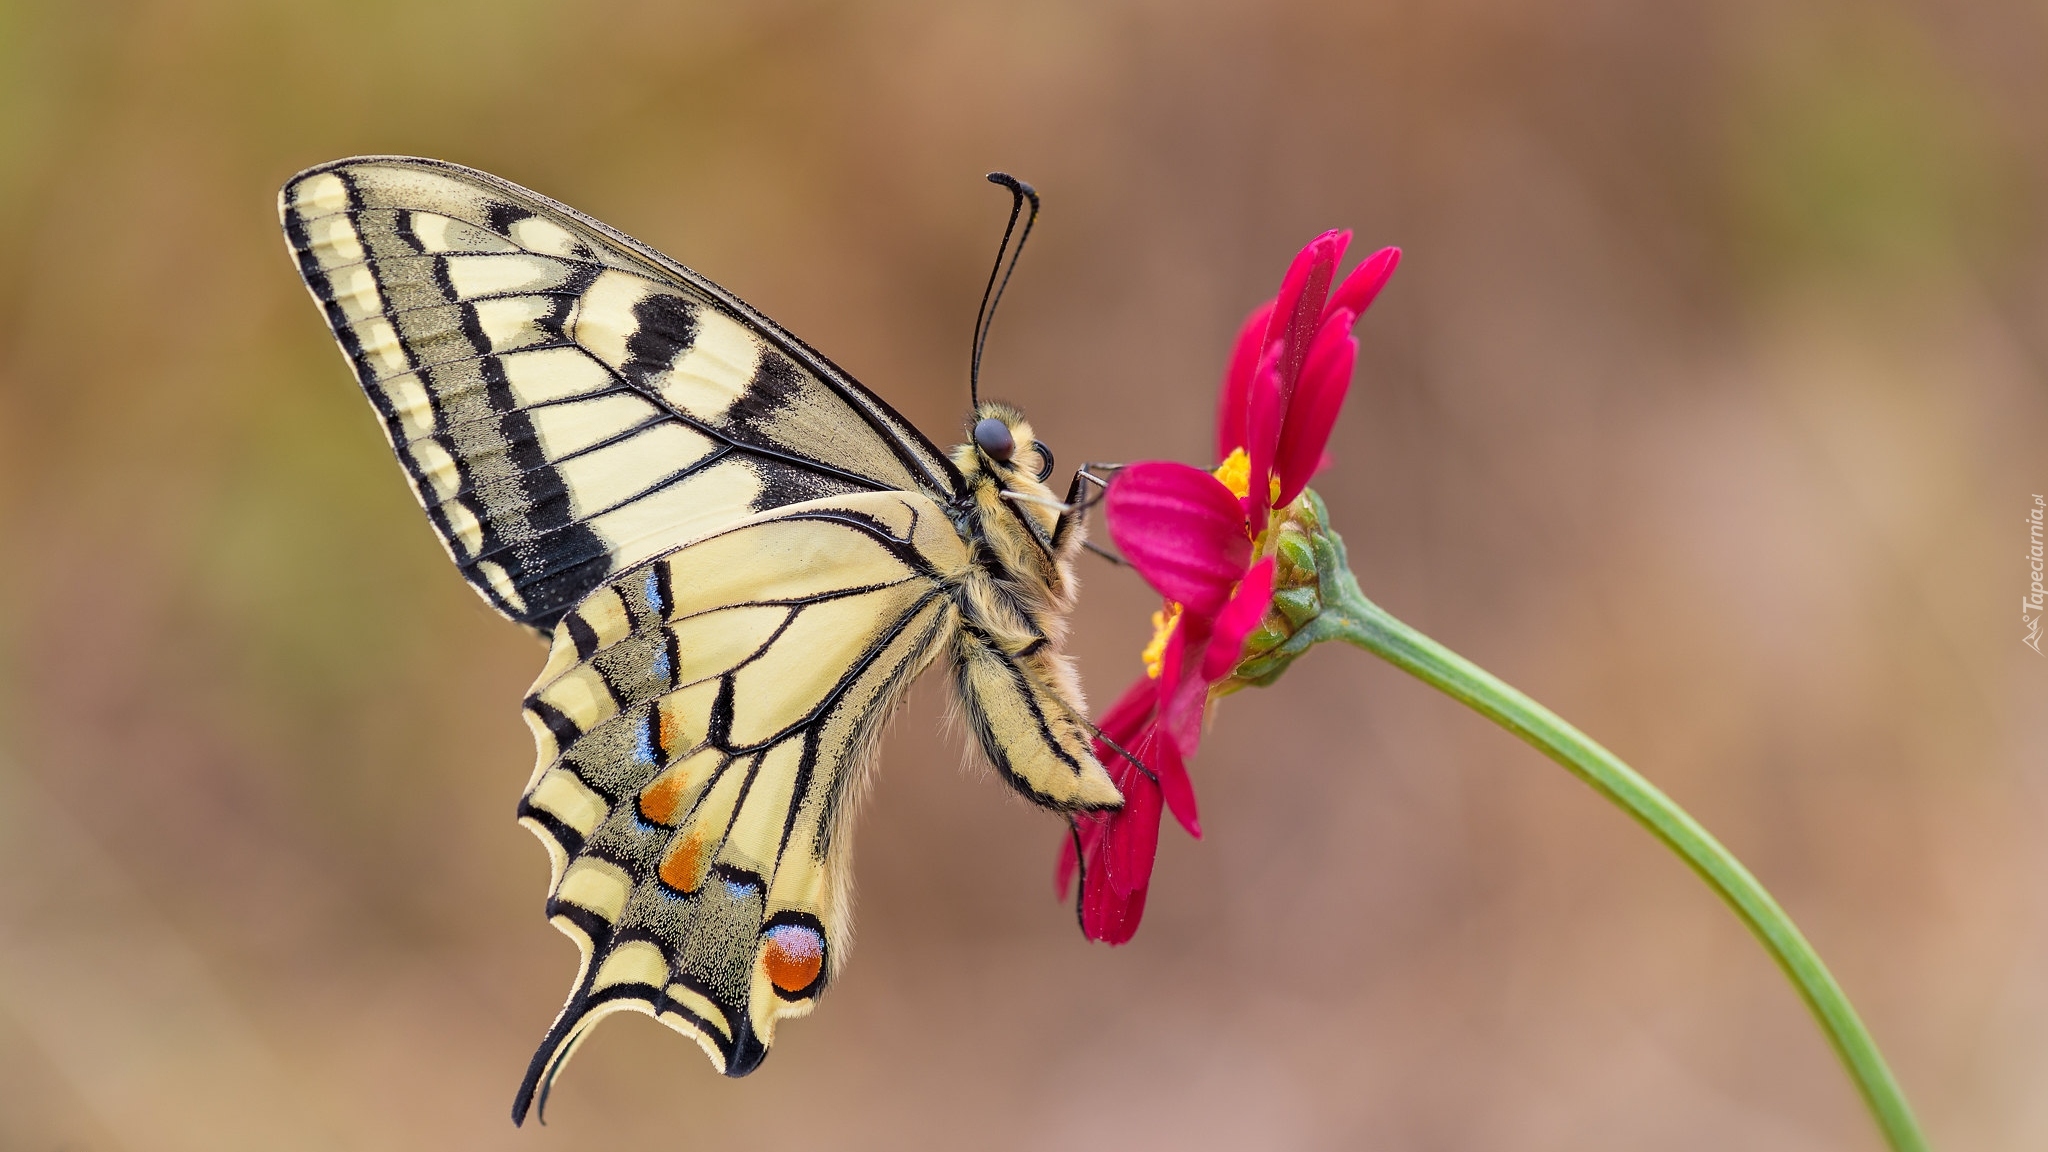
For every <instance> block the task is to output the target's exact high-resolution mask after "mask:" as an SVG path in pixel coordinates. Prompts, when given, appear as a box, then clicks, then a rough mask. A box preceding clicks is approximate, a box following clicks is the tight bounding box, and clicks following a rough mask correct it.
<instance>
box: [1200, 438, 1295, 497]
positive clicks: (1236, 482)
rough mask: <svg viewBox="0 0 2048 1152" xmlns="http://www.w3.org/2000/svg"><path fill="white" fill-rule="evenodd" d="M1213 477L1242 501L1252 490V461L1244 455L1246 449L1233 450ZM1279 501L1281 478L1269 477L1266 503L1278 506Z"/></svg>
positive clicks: (1219, 465)
mask: <svg viewBox="0 0 2048 1152" xmlns="http://www.w3.org/2000/svg"><path fill="white" fill-rule="evenodd" d="M1213 475H1214V476H1215V477H1216V478H1217V479H1218V480H1221V481H1223V486H1224V487H1225V488H1228V489H1230V494H1231V495H1232V496H1235V497H1237V498H1238V499H1239V500H1242V499H1244V498H1245V495H1246V494H1247V493H1249V492H1250V491H1251V490H1252V459H1251V457H1249V456H1247V455H1245V454H1244V449H1242V448H1232V449H1231V450H1230V455H1228V456H1225V457H1224V458H1223V463H1221V464H1218V465H1217V466H1216V471H1215V472H1214V473H1213ZM1279 500H1280V478H1279V477H1278V476H1268V477H1267V478H1266V503H1267V504H1269V505H1270V504H1277V503H1278V502H1279Z"/></svg>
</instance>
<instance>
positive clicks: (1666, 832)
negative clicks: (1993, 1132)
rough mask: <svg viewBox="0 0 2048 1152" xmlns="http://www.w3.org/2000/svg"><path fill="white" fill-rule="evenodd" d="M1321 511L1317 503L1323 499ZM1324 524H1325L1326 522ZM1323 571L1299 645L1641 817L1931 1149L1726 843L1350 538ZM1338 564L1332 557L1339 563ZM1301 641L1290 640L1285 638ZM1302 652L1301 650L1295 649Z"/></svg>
mask: <svg viewBox="0 0 2048 1152" xmlns="http://www.w3.org/2000/svg"><path fill="white" fill-rule="evenodd" d="M1316 511H1317V512H1321V507H1320V504H1319V503H1318V505H1317V507H1316ZM1324 523H1325V524H1327V523H1328V521H1327V520H1324ZM1316 550H1317V551H1318V552H1319V553H1327V554H1326V555H1321V556H1318V557H1317V559H1318V561H1319V562H1318V563H1317V565H1316V567H1317V568H1318V569H1319V570H1320V575H1321V577H1322V579H1321V580H1320V584H1321V589H1320V591H1321V600H1322V611H1321V612H1320V613H1319V614H1318V615H1317V617H1316V618H1315V620H1314V621H1313V622H1312V623H1310V624H1309V625H1308V626H1307V627H1306V628H1305V629H1303V632H1304V633H1307V634H1308V635H1297V636H1296V637H1295V640H1296V641H1302V642H1304V643H1302V644H1301V648H1306V647H1307V645H1308V644H1309V643H1314V642H1316V641H1320V640H1324V639H1329V640H1344V641H1346V642H1348V643H1351V644H1355V645H1357V646H1358V647H1360V648H1363V649H1365V650H1366V651H1368V652H1371V653H1373V654H1374V655H1376V656H1379V657H1380V658H1381V659H1384V660H1386V661H1387V662H1388V663H1390V664H1393V665H1394V666H1395V667H1397V668H1400V669H1401V670H1403V671H1405V672H1407V673H1409V674H1410V675H1412V676H1414V677H1416V678H1417V679H1419V680H1421V681H1423V682H1424V683H1426V684H1428V685H1430V686H1431V687H1433V688H1436V689H1437V690H1438V691H1440V692H1443V693H1444V694H1445V695H1448V696H1450V697H1451V698H1453V699H1455V700H1458V701H1459V702H1461V703H1463V704H1464V705H1466V706H1467V707H1469V708H1471V709H1472V710H1473V711H1475V712H1478V713H1479V714H1480V715H1482V716H1485V717H1486V718H1487V719H1489V720H1491V721H1493V722H1494V723H1496V724H1498V725H1500V726H1501V727H1503V728H1505V729H1507V730H1508V731H1510V732H1512V733H1514V734H1515V735H1517V736H1519V737H1521V738H1522V739H1524V740H1526V741H1528V742H1529V743H1530V744H1533V745H1535V746H1536V749H1537V750H1538V751H1540V752H1542V753H1543V754H1544V755H1545V756H1548V757H1550V758H1551V759H1552V760H1555V761H1557V762H1558V763H1559V764H1562V765H1563V766H1564V767H1565V769H1566V770H1567V771H1569V772H1571V774H1572V775H1574V776H1577V777H1578V778H1579V779H1581V780H1583V781H1585V782H1586V783H1587V784H1590V785H1592V787H1593V790H1594V791H1596V792H1598V793H1600V794H1601V795H1602V796H1605V797H1606V798H1607V799H1608V800H1610V801H1612V802H1613V803H1614V804H1615V805H1617V806H1619V807H1620V808H1621V809H1622V810H1623V811H1625V812H1627V813H1628V814H1629V815H1631V816H1633V817H1635V818H1636V820H1637V821H1638V822H1640V823H1641V824H1642V825H1643V827H1645V828H1648V829H1649V830H1650V832H1651V834H1652V835H1654V836H1656V837H1657V839H1659V840H1662V841H1663V842H1664V844H1665V846H1666V847H1668V848H1670V849H1671V850H1672V851H1673V852H1676V853H1677V854H1678V855H1679V857H1680V858H1682V859H1683V860H1684V861H1685V862H1686V863H1687V864H1690V865H1692V868H1693V871H1695V872H1697V873H1699V875H1700V878H1701V879H1703V880H1705V881H1706V882H1707V884H1708V886H1709V887H1711V888H1713V890H1714V891H1716V892H1718V893H1720V895H1721V898H1722V899H1723V900H1726V901H1727V902H1728V904H1729V906H1730V907H1732V908H1734V909H1735V914H1736V915H1737V916H1740V917H1741V918H1742V922H1743V923H1745V924H1747V925H1749V929H1750V931H1752V932H1754V933H1756V936H1757V939H1758V940H1760V941H1762V942H1763V946H1764V949H1765V950H1766V951H1768V952H1769V953H1770V954H1771V957H1772V959H1774V960H1776V961H1777V962H1778V966H1779V967H1780V968H1782V969H1784V971H1785V975H1786V976H1787V977H1788V978H1790V979H1791V981H1792V984H1793V986H1794V987H1795V988H1797V989H1798V990H1799V995H1800V996H1801V997H1802V998H1803V999H1804V1000H1805V1001H1806V1006H1807V1007H1808V1008H1810V1009H1812V1010H1813V1014H1814V1017H1815V1018H1816V1019H1817V1020H1818V1021H1819V1022H1820V1026H1821V1030H1822V1031H1823V1032H1826V1033H1827V1036H1828V1040H1829V1041H1830V1042H1832V1043H1833V1044H1834V1046H1835V1052H1836V1054H1837V1055H1839V1056H1840V1057H1841V1058H1842V1063H1843V1065H1844V1066H1845V1067H1846V1068H1847V1069H1848V1072H1849V1078H1850V1079H1851V1080H1854V1081H1855V1082H1856V1087H1857V1089H1858V1090H1859V1091H1861V1092H1862V1093H1863V1100H1864V1103H1865V1104H1867V1105H1868V1106H1869V1108H1870V1112H1871V1115H1872V1116H1873V1117H1874V1118H1875V1119H1876V1121H1877V1126H1878V1127H1879V1128H1880V1129H1882V1130H1883V1132H1884V1136H1885V1140H1886V1141H1887V1142H1888V1143H1889V1144H1890V1145H1891V1147H1892V1148H1893V1149H1894V1150H1896V1152H1909V1150H1910V1152H1924V1150H1925V1149H1926V1148H1927V1140H1926V1137H1924V1136H1922V1135H1921V1133H1920V1127H1919V1125H1918V1124H1917V1123H1915V1122H1914V1119H1913V1110H1912V1108H1911V1106H1909V1105H1908V1104H1907V1103H1906V1097H1905V1093H1903V1092H1901V1091H1900V1090H1899V1084H1898V1081H1897V1080H1895V1079H1893V1078H1892V1073H1891V1069H1890V1068H1888V1067H1886V1066H1885V1062H1884V1057H1883V1056H1882V1055H1881V1054H1880V1053H1879V1052H1878V1050H1877V1044H1876V1042H1875V1041H1873V1040H1872V1039H1871V1038H1870V1033H1869V1031H1867V1030H1866V1029H1865V1028H1864V1027H1863V1021H1862V1020H1860V1019H1858V1018H1857V1016H1856V1010H1855V1009H1854V1008H1852V1007H1850V1006H1849V998H1848V997H1847V996H1845V995H1843V993H1842V988H1841V985H1839V984H1836V983H1835V978H1834V977H1833V976H1832V975H1830V974H1829V973H1828V970H1827V966H1826V965H1825V964H1822V963H1821V960H1820V956H1819V955H1818V954H1817V953H1815V952H1814V950H1813V945H1811V944H1809V943H1807V942H1806V937H1804V936H1802V935H1800V933H1799V929H1798V928H1796V927H1794V926H1793V924H1792V918H1791V917H1790V916H1787V915H1786V914H1785V910H1784V909H1783V908H1781V907H1779V906H1778V902H1777V901H1776V900H1773V899H1772V898H1771V894H1770V893H1769V892H1767V891H1765V890H1764V886H1763V885H1762V884H1760V883H1758V882H1757V878H1756V877H1755V876H1752V875H1750V872H1749V869H1747V868H1744V867H1743V866H1742V863H1741V862H1740V861H1738V860H1737V859H1736V858H1735V857H1734V855H1733V854H1731V853H1730V852H1729V851H1728V849H1726V848H1724V847H1722V846H1721V842H1720V841H1718V840H1716V839H1714V838H1713V837H1712V836H1711V835H1709V834H1708V833H1707V830H1706V829H1705V828H1702V827H1700V825H1699V822H1698V821H1696V820H1694V819H1693V818H1692V817H1691V816H1688V815H1686V812H1685V810H1684V809H1683V808H1680V807H1679V806H1678V804H1677V803H1676V802H1675V801H1673V800H1672V799H1671V798H1670V797H1669V796H1666V795H1665V794H1664V793H1662V792H1660V791H1658V790H1657V787H1656V786H1655V785H1653V784H1651V783H1650V782H1649V781H1647V780H1645V779H1643V778H1642V777H1641V776H1639V775H1637V774H1636V772H1635V770H1634V769H1632V768H1630V767H1629V766H1628V765H1627V764H1624V763H1622V761H1621V760H1620V758H1619V757H1617V756H1615V755H1614V753H1612V752H1609V751H1608V750H1607V749H1605V748H1603V747H1601V746H1600V745H1599V744H1598V743H1597V742H1595V741H1594V740H1593V739H1592V738H1591V737H1589V736H1587V735H1586V734H1585V733H1583V732H1581V731H1579V730H1578V729H1577V728H1574V727H1572V726H1571V725H1570V724H1567V723H1565V722H1564V720H1562V719H1560V718H1559V717H1558V716H1557V714H1556V713H1554V712H1552V711H1550V709H1548V708H1545V707H1544V706H1543V705H1541V704H1538V703H1536V702H1535V701H1534V700H1531V699H1529V698H1528V697H1527V696H1524V695H1522V694H1521V693H1520V692H1517V691H1516V690H1515V689H1513V688H1511V687H1509V686H1508V685H1506V684H1504V683H1502V682H1501V681H1500V680H1499V679H1498V678H1496V677H1494V676H1493V675H1491V674H1490V673H1488V672H1487V671H1486V670H1485V669H1483V668H1480V667H1479V666H1478V665H1476V664H1473V663H1472V662H1471V661H1470V660H1467V659H1465V658H1464V657H1462V656H1460V655H1458V654H1457V653H1455V652H1453V651H1451V650H1450V649H1448V648H1446V647H1444V646H1443V645H1441V644H1439V643H1437V642H1436V641H1434V640H1432V639H1430V638H1429V637H1427V636H1425V635H1423V634H1422V633H1420V632H1417V631H1416V630H1415V629H1413V628H1410V627H1409V626H1408V625H1406V624H1403V623H1402V622H1401V621H1399V620H1397V619H1395V618H1394V617H1393V616H1390V615H1388V614H1387V612H1386V611H1385V610H1384V609H1382V608H1381V607H1380V606H1379V605H1377V604H1374V603H1373V602H1372V601H1371V600H1368V599H1367V598H1366V596H1365V593H1364V592H1362V591H1361V590H1360V589H1359V587H1358V581H1357V580H1355V579H1353V578H1352V576H1351V571H1350V567H1349V566H1348V565H1347V564H1346V563H1345V562H1344V555H1343V543H1342V542H1341V541H1339V540H1337V539H1336V533H1334V532H1327V533H1326V534H1325V535H1323V536H1322V538H1321V539H1320V540H1318V541H1317V549H1316ZM1331 561H1334V563H1332V562H1331ZM1287 646H1288V647H1289V648H1296V645H1295V644H1294V643H1290V644H1288V645H1287ZM1296 650H1299V649H1296Z"/></svg>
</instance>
